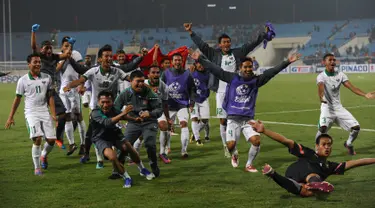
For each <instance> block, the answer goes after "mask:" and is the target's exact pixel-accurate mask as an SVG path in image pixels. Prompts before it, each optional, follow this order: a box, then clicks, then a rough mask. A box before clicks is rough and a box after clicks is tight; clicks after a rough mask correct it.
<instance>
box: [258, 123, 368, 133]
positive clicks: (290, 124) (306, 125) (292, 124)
mask: <svg viewBox="0 0 375 208" xmlns="http://www.w3.org/2000/svg"><path fill="white" fill-rule="evenodd" d="M262 122H263V123H266V124H278V125H287V126H305V127H315V128H318V125H316V124H315V125H314V124H300V123H287V122H277V121H262ZM332 129H341V128H340V127H337V126H332ZM361 131H368V132H375V129H363V128H361Z"/></svg>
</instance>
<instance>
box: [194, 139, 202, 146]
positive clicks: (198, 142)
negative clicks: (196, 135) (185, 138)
mask: <svg viewBox="0 0 375 208" xmlns="http://www.w3.org/2000/svg"><path fill="white" fill-rule="evenodd" d="M196 144H197V146H199V147H201V146H203V143H202V141H201V140H200V139H198V140H197V142H196Z"/></svg>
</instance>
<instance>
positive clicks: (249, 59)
mask: <svg viewBox="0 0 375 208" xmlns="http://www.w3.org/2000/svg"><path fill="white" fill-rule="evenodd" d="M246 61H250V62H251V63H253V59H251V58H249V57H245V58H240V63H241V64H240V67H241V66H242V64H243V63H245V62H246Z"/></svg>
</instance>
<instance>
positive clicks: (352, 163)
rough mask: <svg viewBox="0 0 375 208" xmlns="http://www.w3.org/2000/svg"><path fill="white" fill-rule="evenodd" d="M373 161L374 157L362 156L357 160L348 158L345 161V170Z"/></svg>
mask: <svg viewBox="0 0 375 208" xmlns="http://www.w3.org/2000/svg"><path fill="white" fill-rule="evenodd" d="M374 163H375V158H362V159H358V160H349V161H347V162H346V163H345V170H349V169H352V168H356V167H359V166H364V165H371V164H374Z"/></svg>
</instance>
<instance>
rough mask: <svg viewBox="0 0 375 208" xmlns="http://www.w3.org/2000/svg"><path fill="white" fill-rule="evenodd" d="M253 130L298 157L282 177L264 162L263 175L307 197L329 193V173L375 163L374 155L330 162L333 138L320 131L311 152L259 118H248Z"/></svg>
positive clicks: (330, 186)
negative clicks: (272, 128)
mask: <svg viewBox="0 0 375 208" xmlns="http://www.w3.org/2000/svg"><path fill="white" fill-rule="evenodd" d="M249 124H250V125H251V126H252V127H253V129H254V131H256V132H258V133H263V134H264V135H266V136H268V137H270V138H271V139H273V140H275V141H277V142H279V143H281V144H283V145H285V146H286V147H288V149H289V152H290V153H291V154H292V155H295V156H297V157H298V158H299V159H298V161H297V162H295V163H293V164H292V165H290V166H289V167H288V169H287V170H286V173H285V177H284V176H281V175H279V174H278V173H277V172H276V171H275V170H274V169H273V168H272V167H271V166H270V165H268V164H266V165H265V166H264V169H263V174H264V175H267V176H269V177H270V178H272V179H273V180H274V181H275V182H276V183H277V184H279V185H280V186H281V187H283V188H284V189H286V190H287V191H288V192H290V193H293V194H296V195H300V196H304V197H308V196H313V195H315V194H321V193H330V192H332V191H333V190H334V187H333V185H332V184H330V183H328V182H326V181H325V179H326V178H327V177H328V176H330V175H333V174H344V172H345V171H346V170H349V169H351V168H355V167H358V166H362V165H370V164H374V163H375V158H364V159H359V160H350V161H347V162H342V163H336V162H330V161H328V160H327V158H328V157H329V156H330V155H331V152H332V143H333V139H332V137H331V136H329V135H328V134H321V135H320V136H319V137H318V138H317V139H316V145H315V151H314V150H312V149H310V148H307V147H304V146H302V145H300V144H297V142H295V141H293V140H290V139H287V138H285V137H284V136H282V135H280V134H278V133H275V132H273V131H271V130H268V129H266V128H265V127H264V125H263V123H262V122H261V121H250V122H249Z"/></svg>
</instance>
